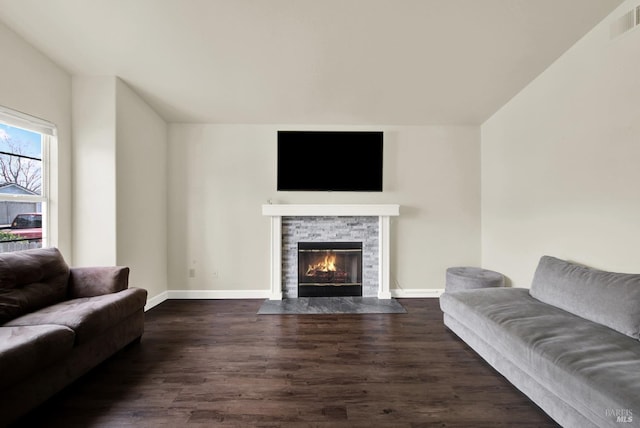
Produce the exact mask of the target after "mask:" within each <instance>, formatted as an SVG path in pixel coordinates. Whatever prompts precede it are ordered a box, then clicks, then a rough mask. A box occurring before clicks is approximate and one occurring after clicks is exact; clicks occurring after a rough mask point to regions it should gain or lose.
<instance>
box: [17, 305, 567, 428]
mask: <svg viewBox="0 0 640 428" xmlns="http://www.w3.org/2000/svg"><path fill="white" fill-rule="evenodd" d="M400 302H401V303H402V304H403V305H404V306H405V307H406V308H407V310H408V313H407V314H392V315H260V316H258V315H256V311H257V310H258V308H259V307H260V304H261V303H262V301H261V300H191V301H175V300H174V301H167V302H164V303H162V304H161V305H159V306H157V307H155V308H153V309H152V310H150V311H149V312H147V318H146V319H147V322H146V331H145V335H144V336H143V339H142V342H141V343H140V344H137V345H134V346H130V347H128V348H127V349H125V350H124V351H122V352H120V353H118V354H117V355H115V356H114V357H112V358H111V359H109V360H108V361H107V362H105V363H104V364H102V365H101V366H99V367H97V368H96V369H95V370H93V371H92V372H91V373H89V374H88V375H86V376H85V377H83V378H82V379H80V380H79V381H77V382H76V383H74V384H73V385H72V386H70V387H68V388H67V389H66V390H64V391H63V392H62V393H60V394H59V395H57V396H56V397H55V398H53V399H52V400H50V401H49V402H47V403H46V404H45V405H43V406H41V407H40V408H39V409H37V410H36V411H34V412H32V413H31V414H30V415H28V416H27V417H25V418H23V419H22V420H21V421H19V423H18V424H17V426H29V427H37V426H42V427H45V426H46V427H65V428H66V427H128V426H131V427H134V426H135V427H145V426H148V427H182V426H189V427H191V426H202V427H211V426H221V427H228V426H229V427H307V426H308V427H327V428H329V427H331V428H334V427H367V428H373V427H435V426H440V427H499V426H504V427H512V426H518V427H552V426H556V425H555V424H554V423H553V421H551V420H550V419H549V418H548V417H547V416H546V415H545V414H544V413H543V412H542V411H541V410H540V409H539V408H538V407H536V406H535V405H534V404H533V403H531V402H530V401H529V400H528V399H527V398H526V397H525V396H524V395H522V394H521V393H520V392H519V391H517V390H516V389H515V388H514V387H513V386H511V384H509V382H507V381H506V380H505V379H504V378H503V377H502V376H500V375H499V374H497V372H495V371H494V370H493V369H492V368H491V367H490V366H489V365H487V364H486V363H485V362H484V361H483V360H482V359H481V358H480V357H478V356H477V355H476V354H475V353H474V352H473V351H472V350H471V349H470V348H468V347H467V346H466V345H465V344H464V343H463V342H461V341H460V340H459V339H458V338H457V337H456V336H455V335H454V334H453V333H451V332H449V331H448V330H446V328H445V327H444V325H443V323H442V313H441V312H440V309H439V305H438V300H437V299H403V300H400Z"/></svg>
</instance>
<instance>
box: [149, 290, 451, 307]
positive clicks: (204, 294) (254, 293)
mask: <svg viewBox="0 0 640 428" xmlns="http://www.w3.org/2000/svg"><path fill="white" fill-rule="evenodd" d="M390 291H391V297H396V298H401V299H407V298H414V299H415V298H419V299H422V298H428V297H436V298H437V297H440V295H441V294H442V293H443V292H444V289H420V288H417V289H409V290H405V289H400V288H394V289H392V290H390ZM270 296H271V294H270V290H167V291H163V292H162V293H160V294H158V295H157V296H153V297H152V298H150V299H148V300H147V304H146V306H145V307H144V310H145V311H148V310H149V309H151V308H153V307H155V306H158V305H159V304H160V303H162V302H164V301H165V300H171V299H202V300H205V299H268V298H269V297H270Z"/></svg>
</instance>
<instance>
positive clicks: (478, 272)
mask: <svg viewBox="0 0 640 428" xmlns="http://www.w3.org/2000/svg"><path fill="white" fill-rule="evenodd" d="M503 286H504V276H503V275H502V274H501V273H498V272H494V271H492V270H487V269H481V268H476V267H465V266H460V267H451V268H449V269H447V282H446V283H445V291H458V290H469V289H472V288H488V287H503Z"/></svg>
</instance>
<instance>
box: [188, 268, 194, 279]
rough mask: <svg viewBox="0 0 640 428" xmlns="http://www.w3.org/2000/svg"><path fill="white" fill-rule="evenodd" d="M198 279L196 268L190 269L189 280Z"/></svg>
mask: <svg viewBox="0 0 640 428" xmlns="http://www.w3.org/2000/svg"><path fill="white" fill-rule="evenodd" d="M195 277H196V270H195V269H194V268H191V269H189V278H195Z"/></svg>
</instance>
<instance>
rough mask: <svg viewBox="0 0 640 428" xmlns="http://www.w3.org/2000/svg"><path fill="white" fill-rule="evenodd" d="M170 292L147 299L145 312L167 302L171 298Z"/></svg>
mask: <svg viewBox="0 0 640 428" xmlns="http://www.w3.org/2000/svg"><path fill="white" fill-rule="evenodd" d="M168 295H169V292H168V291H163V292H162V293H160V294H158V295H157V296H153V297H152V298H150V299H147V304H146V305H145V306H144V310H145V312H146V311H148V310H149V309H151V308H153V307H155V306H158V305H159V304H160V303H162V302H164V301H165V300H167V299H168V298H169V297H168Z"/></svg>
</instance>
